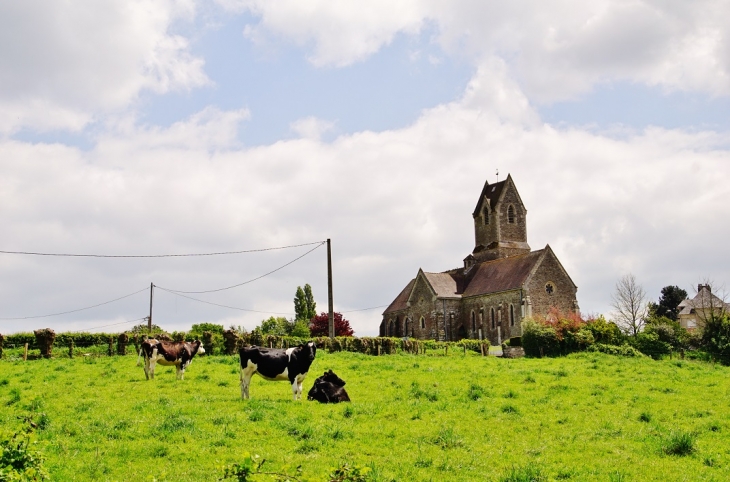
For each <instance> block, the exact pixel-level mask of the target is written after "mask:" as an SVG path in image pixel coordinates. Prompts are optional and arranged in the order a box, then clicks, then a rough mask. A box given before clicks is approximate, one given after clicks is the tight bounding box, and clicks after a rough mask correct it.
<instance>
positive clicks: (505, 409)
mask: <svg viewBox="0 0 730 482" xmlns="http://www.w3.org/2000/svg"><path fill="white" fill-rule="evenodd" d="M500 410H502V413H507V414H511V415H517V414H519V413H520V411H519V410H517V407H515V406H514V405H510V404H507V405H502V408H501V409H500Z"/></svg>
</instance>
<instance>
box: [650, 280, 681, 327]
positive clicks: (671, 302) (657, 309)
mask: <svg viewBox="0 0 730 482" xmlns="http://www.w3.org/2000/svg"><path fill="white" fill-rule="evenodd" d="M685 299H687V292H686V291H684V290H683V289H682V288H680V287H678V286H665V287H664V288H662V296H661V297H660V298H659V303H649V312H650V313H651V314H652V315H654V316H657V317H662V316H663V317H666V318H669V319H670V320H672V321H677V318H679V304H680V303H681V302H682V301H684V300H685Z"/></svg>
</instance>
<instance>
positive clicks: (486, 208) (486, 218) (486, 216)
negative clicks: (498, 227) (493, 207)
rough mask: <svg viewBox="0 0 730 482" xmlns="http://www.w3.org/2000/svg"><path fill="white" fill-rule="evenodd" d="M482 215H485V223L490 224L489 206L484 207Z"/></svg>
mask: <svg viewBox="0 0 730 482" xmlns="http://www.w3.org/2000/svg"><path fill="white" fill-rule="evenodd" d="M482 216H483V217H484V224H489V207H485V208H484V212H483V213H482Z"/></svg>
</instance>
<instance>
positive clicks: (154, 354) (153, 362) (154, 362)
mask: <svg viewBox="0 0 730 482" xmlns="http://www.w3.org/2000/svg"><path fill="white" fill-rule="evenodd" d="M155 366H157V348H156V347H155V349H154V350H152V356H151V357H150V378H151V379H152V380H154V379H155Z"/></svg>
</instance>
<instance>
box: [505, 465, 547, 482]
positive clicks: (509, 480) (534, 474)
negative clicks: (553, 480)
mask: <svg viewBox="0 0 730 482" xmlns="http://www.w3.org/2000/svg"><path fill="white" fill-rule="evenodd" d="M545 481H547V477H545V476H544V475H543V474H542V471H541V470H540V468H539V467H535V466H534V465H524V466H522V467H512V468H511V469H510V471H509V473H508V474H507V475H505V476H504V477H502V478H501V479H500V482H545Z"/></svg>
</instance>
